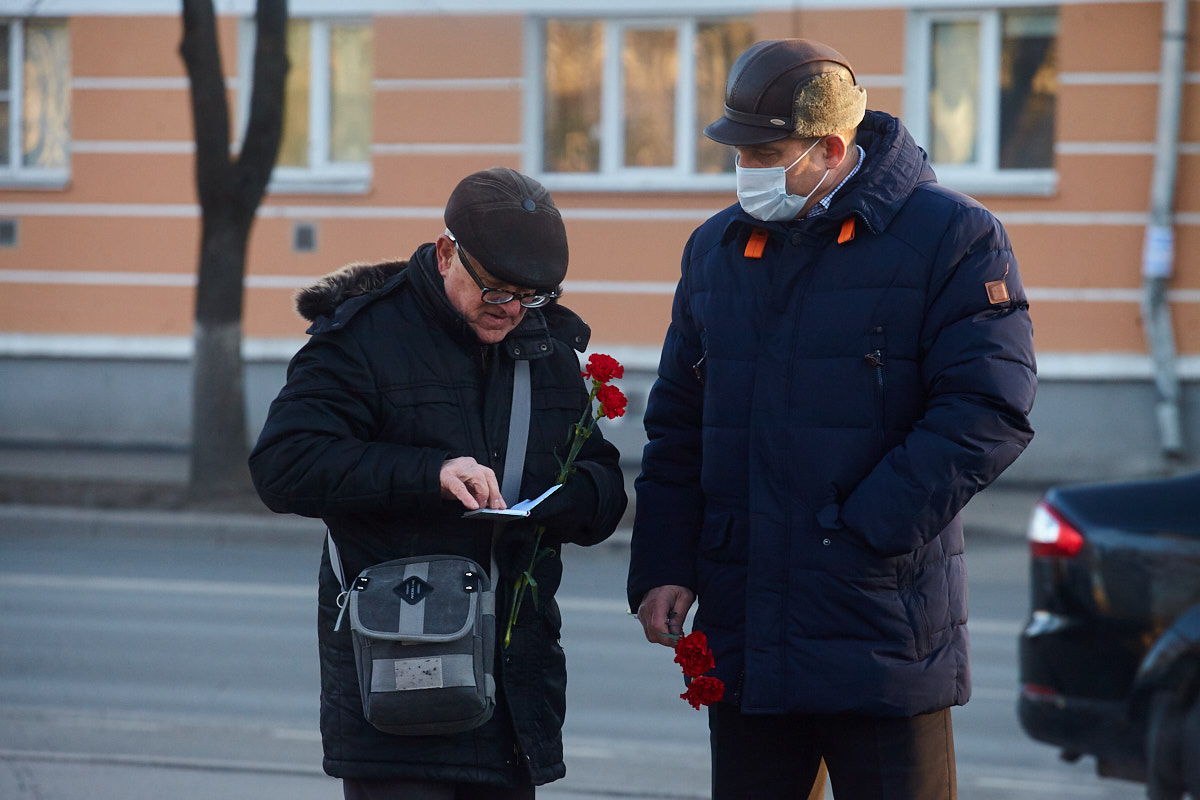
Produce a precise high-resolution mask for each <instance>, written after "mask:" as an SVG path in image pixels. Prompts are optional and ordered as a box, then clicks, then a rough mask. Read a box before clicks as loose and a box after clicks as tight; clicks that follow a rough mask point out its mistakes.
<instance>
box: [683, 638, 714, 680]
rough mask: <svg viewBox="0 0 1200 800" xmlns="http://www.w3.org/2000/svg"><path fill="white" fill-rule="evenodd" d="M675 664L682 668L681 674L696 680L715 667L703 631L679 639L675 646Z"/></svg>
mask: <svg viewBox="0 0 1200 800" xmlns="http://www.w3.org/2000/svg"><path fill="white" fill-rule="evenodd" d="M675 663H676V664H678V665H679V666H681V667H683V674H684V675H686V676H688V677H689V678H698V677H700V676H701V675H703V674H704V673H706V672H708V671H709V670H710V669H712V668H713V667H715V666H717V662H716V661H714V660H713V654H712V651H711V650H709V649H708V637H706V636H705V635H704V632H703V631H692V632H691V633H689V634H688V635H687V636H682V637H680V639H679V641H678V642H677V643H676V644H675Z"/></svg>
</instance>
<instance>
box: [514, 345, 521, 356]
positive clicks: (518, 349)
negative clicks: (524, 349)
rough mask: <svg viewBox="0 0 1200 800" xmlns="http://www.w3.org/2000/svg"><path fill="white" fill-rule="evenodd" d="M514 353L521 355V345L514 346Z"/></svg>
mask: <svg viewBox="0 0 1200 800" xmlns="http://www.w3.org/2000/svg"><path fill="white" fill-rule="evenodd" d="M513 355H514V356H519V355H521V348H519V347H514V348H513Z"/></svg>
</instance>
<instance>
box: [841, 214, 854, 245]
mask: <svg viewBox="0 0 1200 800" xmlns="http://www.w3.org/2000/svg"><path fill="white" fill-rule="evenodd" d="M853 238H854V217H853V215H851V216H849V217H846V219H845V221H843V222H842V230H841V232H840V233H838V244H845V243H846V242H848V241H850V240H851V239H853Z"/></svg>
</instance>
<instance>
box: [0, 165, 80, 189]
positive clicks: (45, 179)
mask: <svg viewBox="0 0 1200 800" xmlns="http://www.w3.org/2000/svg"><path fill="white" fill-rule="evenodd" d="M70 185H71V174H70V173H69V172H67V171H66V170H53V171H47V172H36V173H35V172H29V171H26V172H6V171H2V170H0V191H2V190H9V191H35V192H38V191H41V192H61V191H65V190H66V189H67V188H69V187H70Z"/></svg>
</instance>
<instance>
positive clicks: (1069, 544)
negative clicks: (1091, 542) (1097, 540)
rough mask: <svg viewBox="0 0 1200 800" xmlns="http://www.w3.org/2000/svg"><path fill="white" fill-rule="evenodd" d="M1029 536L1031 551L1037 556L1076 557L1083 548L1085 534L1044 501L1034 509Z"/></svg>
mask: <svg viewBox="0 0 1200 800" xmlns="http://www.w3.org/2000/svg"><path fill="white" fill-rule="evenodd" d="M1028 536H1029V552H1030V554H1031V555H1033V556H1034V557H1035V558H1037V557H1051V558H1054V557H1057V558H1074V557H1075V556H1076V555H1078V554H1079V551H1080V550H1082V549H1083V534H1081V533H1080V532H1079V531H1078V530H1076V529H1075V526H1073V525H1072V524H1071V523H1069V522H1067V521H1066V520H1065V519H1063V518H1062V515H1060V514H1059V513H1058V512H1057V511H1055V510H1054V509H1053V508H1051V507H1050V506H1049V505H1047V504H1046V503H1044V502H1042V503H1038V504H1037V506H1036V507H1034V509H1033V517H1032V518H1031V519H1030V520H1029V535H1028Z"/></svg>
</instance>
